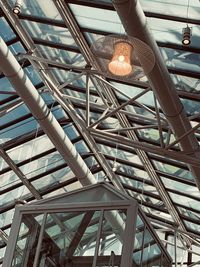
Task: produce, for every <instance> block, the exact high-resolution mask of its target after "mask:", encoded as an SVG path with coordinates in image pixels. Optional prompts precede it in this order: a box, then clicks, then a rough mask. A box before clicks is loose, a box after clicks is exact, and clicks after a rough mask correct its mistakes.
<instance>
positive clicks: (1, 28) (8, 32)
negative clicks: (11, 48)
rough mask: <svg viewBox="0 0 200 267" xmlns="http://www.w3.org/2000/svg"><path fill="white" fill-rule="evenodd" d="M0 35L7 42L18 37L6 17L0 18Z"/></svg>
mask: <svg viewBox="0 0 200 267" xmlns="http://www.w3.org/2000/svg"><path fill="white" fill-rule="evenodd" d="M0 34H1V37H2V38H3V39H4V41H5V42H7V41H9V40H12V39H13V38H15V37H16V35H15V33H14V31H13V30H12V29H11V28H10V26H9V24H8V22H7V21H6V19H5V18H4V17H1V18H0Z"/></svg>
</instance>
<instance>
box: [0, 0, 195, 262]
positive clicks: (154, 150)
mask: <svg viewBox="0 0 200 267" xmlns="http://www.w3.org/2000/svg"><path fill="white" fill-rule="evenodd" d="M86 2H87V1H86ZM54 4H55V6H56V8H57V10H58V12H59V14H60V16H61V17H62V19H63V23H62V26H63V25H66V27H67V28H68V30H69V32H70V33H71V35H72V36H73V38H74V40H75V42H76V44H77V46H78V48H79V49H80V52H81V54H82V55H83V57H84V59H85V61H86V63H87V64H88V65H90V66H92V67H93V68H92V69H91V68H90V67H89V68H88V67H87V66H86V67H77V66H75V65H71V64H65V63H57V62H54V61H52V60H49V59H46V58H44V57H43V56H42V54H40V53H38V51H37V49H36V44H35V43H34V39H33V38H32V37H31V36H30V34H29V33H28V32H27V30H25V28H24V27H23V25H22V24H21V22H20V19H19V18H18V17H16V16H15V15H13V13H12V10H11V7H10V6H9V5H8V3H7V1H5V0H1V1H0V6H1V9H2V10H3V12H4V16H6V17H7V20H8V21H9V23H10V24H11V25H12V27H13V29H15V32H16V33H17V35H18V38H19V39H20V40H21V42H22V43H23V44H24V46H25V47H26V50H27V51H28V52H27V53H26V54H19V55H18V56H17V59H18V60H19V61H20V60H26V61H28V62H29V63H30V64H31V65H32V66H34V68H35V69H36V70H37V71H38V73H39V75H40V77H41V79H42V81H43V83H44V84H45V86H46V89H45V90H46V92H47V93H48V94H50V95H53V97H54V98H55V100H56V101H57V102H58V103H59V104H60V105H61V107H62V108H63V109H64V110H65V111H66V113H67V115H68V116H69V117H70V119H71V120H72V121H73V123H74V125H76V128H77V129H78V131H79V132H81V136H82V138H83V140H84V141H85V143H86V144H87V145H88V146H89V148H90V150H91V153H92V154H93V155H94V156H95V159H96V160H97V162H98V163H99V165H100V167H101V169H102V170H103V171H104V173H105V175H106V179H108V180H109V181H111V182H112V183H113V184H114V185H115V186H116V188H118V189H119V190H121V191H122V192H124V193H125V192H126V189H125V188H124V186H123V184H122V183H121V181H120V179H119V177H118V175H117V172H115V171H113V169H114V163H115V160H114V161H113V166H112V165H110V164H109V163H108V160H107V157H106V155H104V153H102V152H101V150H100V148H99V145H98V140H102V141H103V140H106V142H110V143H112V144H115V146H116V147H117V146H119V144H120V145H121V146H124V148H125V147H127V148H133V149H132V150H133V153H136V154H137V156H138V157H139V159H140V161H141V162H142V165H143V168H144V170H145V171H146V172H147V173H148V176H149V177H150V179H151V181H152V183H153V185H154V186H155V188H156V190H157V192H158V193H159V196H160V198H161V200H162V201H163V203H164V205H165V207H166V208H167V210H168V212H169V214H170V215H171V217H172V220H173V222H174V223H175V225H176V226H175V227H174V228H177V227H178V230H180V233H179V234H180V239H181V241H182V242H183V244H184V246H185V247H186V249H187V250H189V251H190V252H192V250H191V249H189V248H190V247H191V245H192V243H193V242H194V243H195V242H197V243H198V238H196V237H192V239H189V238H188V236H189V231H188V229H187V227H185V224H184V223H183V218H182V216H181V214H180V212H179V210H178V208H177V207H176V205H175V204H174V203H173V201H172V200H171V197H170V195H169V192H167V190H166V188H165V187H164V185H163V182H162V181H161V179H160V177H159V175H158V172H157V171H156V170H155V167H154V164H152V160H151V156H149V155H150V154H151V155H159V156H160V157H162V158H167V159H170V160H174V161H176V162H179V161H180V162H181V165H182V164H187V165H188V166H189V167H190V169H191V171H192V173H193V175H194V177H196V184H197V186H198V187H199V144H198V141H197V138H196V136H195V133H196V135H198V129H199V123H198V122H197V123H196V125H194V126H193V127H191V124H190V122H189V119H190V120H191V121H192V120H194V119H195V118H198V117H199V115H198V114H196V115H193V116H191V118H189V119H188V118H187V116H186V114H185V111H184V109H183V106H182V104H181V102H180V100H179V95H180V92H178V93H177V91H176V89H175V88H174V85H173V83H172V81H171V79H170V77H169V74H168V71H167V68H166V67H165V65H164V62H163V60H162V58H161V56H160V55H159V52H158V49H157V45H156V43H155V42H154V40H153V38H152V37H151V35H150V34H149V32H148V28H147V27H146V26H145V27H144V25H146V23H145V17H144V14H143V11H142V9H141V7H140V4H139V2H138V1H132V5H131V12H132V13H131V12H130V14H131V15H130V18H129V20H127V18H124V14H125V13H126V8H129V7H130V2H129V1H121V0H118V1H113V6H112V7H111V9H112V10H114V7H115V8H116V10H117V12H118V14H119V17H120V18H121V21H122V24H123V25H124V27H125V29H126V31H127V33H128V34H129V35H133V36H135V37H138V38H140V39H141V40H143V41H145V42H147V43H148V44H150V45H151V47H152V49H153V51H154V53H155V55H156V57H157V58H156V66H155V68H154V70H153V71H152V73H151V74H150V75H149V77H148V78H149V83H150V85H149V83H147V82H141V81H133V82H132V81H130V82H129V81H128V82H127V83H129V84H134V85H138V86H141V87H142V88H143V89H142V91H141V93H138V94H137V95H135V96H134V97H132V98H131V97H129V96H128V95H127V94H125V93H123V92H122V90H121V88H120V83H123V81H122V80H120V79H119V87H118V86H116V85H114V84H113V83H112V81H109V80H108V79H109V77H102V74H101V70H100V69H99V66H98V64H97V63H96V61H95V58H94V56H93V55H92V53H91V51H90V48H89V45H88V43H87V41H86V39H85V37H84V35H83V34H82V32H81V31H80V28H79V25H78V22H77V21H76V20H75V18H74V16H73V14H72V12H71V10H70V8H69V4H68V2H67V1H64V0H55V1H54ZM100 6H101V4H100ZM133 15H134V17H135V21H136V22H137V23H136V26H135V28H134V27H133V26H132V23H131V18H132V16H133ZM85 30H86V29H85ZM1 42H2V41H1ZM3 46H4V44H3V43H2V47H3ZM2 49H3V48H2ZM4 49H5V50H4V51H5V54H7V50H6V49H7V48H6V46H4ZM2 53H4V52H2ZM11 57H12V56H11ZM1 60H3V59H1ZM2 62H3V61H1V63H2ZM4 63H5V64H4V69H3V67H2V71H3V72H4V74H5V76H7V77H8V78H9V77H10V80H11V81H12V82H13V84H14V87H15V89H16V91H17V92H18V94H19V95H20V96H21V99H17V100H16V101H14V102H12V103H9V104H8V105H5V106H4V107H3V108H1V109H0V116H2V117H3V116H5V115H6V114H9V113H12V112H13V111H14V110H15V109H16V108H18V107H19V106H21V105H22V104H23V102H25V103H26V104H27V105H28V106H29V108H30V110H31V112H32V113H33V114H34V117H35V118H36V119H37V121H38V122H39V123H40V125H41V127H42V128H43V129H45V130H44V131H45V132H46V134H47V135H48V136H49V138H50V139H51V140H52V142H53V143H54V145H55V147H56V149H57V150H58V151H59V152H60V154H61V155H62V156H63V158H64V159H65V160H66V162H67V164H68V165H69V166H70V168H71V170H72V171H73V172H74V174H75V176H76V178H80V179H79V181H80V182H81V184H82V185H83V186H84V185H88V184H94V183H96V179H95V178H94V175H93V174H92V173H91V172H90V170H89V168H88V167H87V166H86V164H85V162H84V161H83V160H82V157H81V156H80V155H78V153H77V151H76V150H74V146H73V144H72V143H71V142H70V140H67V144H66V146H65V148H64V146H63V139H67V137H66V135H65V133H64V132H63V130H62V128H61V127H60V125H59V124H58V123H57V121H56V120H54V124H52V122H51V123H48V122H47V121H48V120H49V122H50V121H51V119H52V117H51V118H49V119H48V116H51V115H49V114H50V113H49V111H48V110H47V109H46V108H44V109H43V111H42V110H41V113H40V114H39V113H37V112H38V110H35V105H33V103H32V101H33V98H32V97H33V96H31V101H30V96H29V97H27V95H23V92H22V90H21V89H22V86H23V87H24V84H22V83H21V85H19V82H20V80H16V81H13V77H12V76H13V72H12V69H11V68H12V67H13V65H17V64H18V63H17V62H16V59H15V58H14V57H13V58H12V59H11V61H10V65H8V67H7V70H6V69H5V66H6V64H8V59H6V58H5V61H4ZM51 67H57V68H59V69H63V70H66V71H68V72H69V73H78V75H76V76H75V78H74V79H69V80H66V81H65V82H64V83H63V84H60V83H59V81H58V80H57V78H56V77H55V75H53V74H52V72H51ZM17 68H18V70H16V76H17V75H19V76H20V72H21V71H22V69H21V67H20V65H17ZM48 69H49V70H48ZM18 71H19V73H18ZM21 76H24V74H23V73H22V74H21ZM24 77H25V76H24ZM81 77H86V78H85V79H86V99H85V100H84V99H81V98H78V97H73V96H70V95H68V94H65V92H64V89H65V88H66V87H67V86H68V85H70V84H71V83H73V82H74V81H76V80H78V79H80V78H81ZM159 79H160V80H159ZM116 80H117V79H116ZM91 83H92V84H93V86H94V88H95V90H96V97H97V99H98V100H101V101H99V102H98V101H97V102H96V103H95V102H94V101H91V96H92V90H91V88H90V87H91V85H90V84H91ZM25 86H26V88H27V85H25ZM28 86H30V91H33V92H36V90H35V88H34V87H33V86H32V85H31V83H30V84H29V85H28ZM161 88H162V91H161ZM151 90H154V92H155V96H154V104H155V110H152V109H151V108H149V107H148V106H147V105H144V104H141V103H140V102H139V101H138V99H139V98H140V97H141V96H142V95H145V94H146V93H147V92H149V91H151ZM116 92H117V93H118V94H119V95H121V96H123V98H125V99H126V100H123V101H122V102H119V99H118V97H117V96H116ZM183 93H184V92H183ZM195 97H196V96H195ZM28 98H29V100H28ZM35 99H37V101H38V99H40V101H41V97H40V95H39V94H37V95H36V94H35ZM157 99H158V102H159V104H160V107H158V104H157ZM77 103H78V105H79V106H80V105H81V106H82V107H84V108H85V118H83V117H81V116H80V115H78V114H77ZM102 103H103V105H102ZM169 103H170V104H172V105H173V108H172V106H170V107H169ZM35 104H36V102H35ZM36 105H37V106H38V104H36ZM31 106H32V107H31ZM43 106H45V104H44V103H43V102H42V104H41V107H43ZM132 106H140V107H141V108H143V109H144V110H146V111H147V112H150V113H151V114H152V117H149V118H148V117H145V116H142V115H139V114H133V112H131V111H130V109H129V107H132ZM93 110H98V112H99V114H100V116H99V117H98V118H97V119H95V120H94V119H93V118H92V113H93ZM44 112H45V113H46V115H45V114H44ZM38 114H39V115H38ZM195 116H196V117H195ZM41 118H42V119H41ZM43 118H44V119H43ZM91 118H92V120H93V121H91ZM113 118H114V119H116V120H117V121H118V125H119V126H118V128H115V129H104V122H106V121H108V119H113ZM132 119H133V120H135V121H142V120H144V121H145V123H144V125H137V124H136V125H133V124H132V123H131V120H132ZM102 125H103V126H102ZM59 129H60V130H59ZM143 129H157V130H158V132H159V138H160V144H149V143H148V142H144V141H143V140H142V142H141V140H140V138H138V135H137V131H138V130H143ZM59 131H60V133H61V131H62V138H61V139H60V143H59V142H58V139H59V138H60V137H61V135H60V137H59ZM166 132H168V138H167V139H165V140H164V138H163V136H164V134H166ZM174 136H176V137H175V139H174V141H172V142H170V139H171V137H174ZM177 145H178V146H177ZM71 151H74V152H72V156H70V157H69V153H71ZM0 155H1V157H2V158H3V159H4V160H5V162H6V163H7V164H8V166H9V167H10V168H11V169H12V170H13V172H14V173H15V174H16V175H17V176H18V177H19V178H20V179H21V181H22V183H23V184H24V185H25V186H26V187H27V188H28V190H29V191H30V192H31V194H32V196H33V197H34V198H36V199H40V198H41V195H40V194H39V192H38V190H37V189H36V188H35V187H34V186H33V185H32V184H31V183H30V182H29V181H28V179H27V177H26V175H24V174H23V172H22V171H21V170H20V168H19V167H18V166H17V164H15V162H14V161H13V160H12V159H11V157H9V155H8V154H7V153H6V151H5V150H4V148H3V147H2V148H1V149H0ZM73 157H74V160H73V161H71V159H72V158H73ZM77 157H78V160H77ZM69 158H70V160H69ZM172 162H173V161H172ZM78 166H79V168H78ZM142 198H143V196H141V199H142ZM183 233H186V235H184V234H183ZM187 233H188V235H187ZM177 238H179V236H177ZM166 242H167V241H166ZM174 246H175V248H176V244H175V243H174ZM175 265H176V266H177V261H176V262H175Z"/></svg>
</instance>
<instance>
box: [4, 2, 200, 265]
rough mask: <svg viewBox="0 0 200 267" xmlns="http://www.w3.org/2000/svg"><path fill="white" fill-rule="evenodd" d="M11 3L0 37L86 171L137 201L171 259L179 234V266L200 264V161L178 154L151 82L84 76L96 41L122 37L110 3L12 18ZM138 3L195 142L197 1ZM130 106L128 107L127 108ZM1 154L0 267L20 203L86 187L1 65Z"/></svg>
mask: <svg viewBox="0 0 200 267" xmlns="http://www.w3.org/2000/svg"><path fill="white" fill-rule="evenodd" d="M133 2H134V1H133ZM14 3H15V1H14V0H13V1H12V0H9V1H6V0H0V7H1V10H0V16H1V17H0V35H1V37H2V38H3V40H4V41H5V42H6V44H7V45H8V47H9V49H10V50H11V52H12V53H13V54H14V55H15V58H16V59H17V61H18V62H19V64H20V65H21V67H22V68H23V70H24V71H25V73H26V75H27V76H28V77H29V79H30V80H31V82H32V84H33V85H34V86H35V88H36V90H37V91H38V93H39V94H40V96H41V97H42V98H43V100H44V101H45V103H46V105H47V106H48V108H49V109H50V111H51V112H52V113H53V115H54V116H55V118H56V120H57V121H58V123H59V124H60V127H62V129H63V130H64V132H65V133H66V135H67V136H68V138H69V139H70V140H71V142H72V144H73V145H74V147H75V148H76V150H77V151H78V153H79V154H80V155H81V158H82V159H83V161H84V162H85V164H86V165H87V167H88V170H90V171H91V173H92V174H93V176H94V177H95V179H96V181H97V182H100V181H107V182H110V183H113V184H114V185H115V186H116V187H118V189H120V190H122V191H123V192H126V193H127V194H128V195H130V196H132V197H134V198H135V199H137V200H138V202H139V203H140V204H141V208H142V209H143V211H144V212H145V213H146V215H147V216H148V217H149V219H150V221H151V222H152V226H153V227H154V228H155V230H156V231H157V233H158V235H159V236H160V238H161V240H162V241H163V242H164V244H165V245H166V247H167V249H168V251H169V252H170V254H171V255H172V256H174V251H175V246H174V239H173V237H174V233H176V235H177V238H178V242H177V248H176V251H177V254H178V257H177V259H176V261H177V264H182V265H181V266H188V265H190V264H192V263H195V262H196V261H197V260H198V257H199V256H200V247H199V246H200V227H199V218H200V206H199V201H200V193H199V189H198V187H197V184H198V182H196V181H197V179H200V178H199V177H196V174H195V173H194V172H192V171H190V165H193V166H198V165H199V159H198V156H197V157H196V158H195V157H194V156H191V155H192V151H184V152H183V151H181V148H180V143H179V141H180V140H177V137H176V136H177V133H176V132H175V131H174V129H173V127H172V126H171V125H170V123H169V122H168V119H167V117H166V116H165V115H164V112H163V107H162V105H161V104H160V103H159V100H158V99H157V98H156V97H155V91H154V90H152V88H151V87H150V88H149V86H150V85H149V84H151V83H149V81H148V79H147V77H144V78H142V79H140V80H130V79H123V80H120V79H118V78H117V77H116V78H112V79H111V78H109V77H102V76H99V74H98V71H96V69H95V65H94V66H93V68H92V71H93V70H95V71H96V72H92V71H91V72H90V71H88V70H87V69H85V67H86V66H87V64H89V63H91V64H93V62H91V58H92V54H91V50H90V46H91V45H92V44H93V42H94V41H96V40H98V39H99V38H101V37H103V36H107V35H109V34H124V33H125V29H124V26H123V25H122V23H121V20H120V18H119V15H118V13H117V12H116V11H115V8H114V6H113V4H112V1H109V0H108V1H106V0H98V1H92V0H73V1H69V0H56V1H54V0H45V1H44V0H24V1H23V6H22V9H21V13H20V15H19V17H17V16H15V15H14V14H13V13H12V7H13V5H14ZM140 4H141V6H142V9H143V11H144V13H145V15H146V17H147V22H148V27H149V28H150V30H151V32H152V38H154V39H155V40H156V42H157V45H158V47H159V50H160V53H161V55H162V60H163V62H164V63H165V65H166V66H167V69H168V72H169V74H170V77H171V79H172V81H173V84H174V87H175V89H176V90H177V93H178V96H179V98H180V101H181V103H182V104H183V107H184V110H185V113H186V115H187V117H188V120H189V121H190V124H191V126H192V127H194V130H193V131H192V135H194V136H195V138H196V139H197V142H199V140H200V131H199V127H198V126H199V101H200V100H199V91H200V83H199V78H200V69H199V66H200V42H199V38H200V15H199V14H200V3H199V1H197V0H177V1H172V0H159V1H157V0H151V1H150V0H141V1H140ZM187 24H188V25H189V27H191V28H192V37H191V44H190V46H183V45H182V29H183V28H184V27H186V25H187ZM0 62H1V59H0ZM93 73H96V74H93ZM50 82H52V84H54V85H56V86H54V87H53V86H52V87H51V86H50V84H51V83H50ZM148 88H149V89H148ZM54 90H55V92H54ZM56 90H57V91H59V92H60V94H59V93H56ZM138 95H139V97H137V96H138ZM131 98H135V99H134V101H130V102H128V103H127V104H125V103H126V102H127V101H128V100H130V99H131ZM88 99H89V101H88ZM123 104H124V106H122V108H121V109H120V108H119V109H118V110H117V111H115V109H116V108H118V107H119V106H120V105H123ZM167 105H171V103H167ZM36 108H37V107H36ZM110 112H112V113H111V114H110V116H109V115H107V116H106V117H104V116H105V115H106V114H108V113H110ZM102 118H103V119H102ZM185 130H186V132H185V133H184V132H183V133H182V134H181V136H182V135H183V137H182V138H183V139H184V135H187V127H186V129H185ZM197 150H198V148H197ZM197 152H198V151H197ZM196 154H198V153H196ZM0 155H1V158H0V227H1V231H0V266H1V263H2V260H3V256H4V252H5V248H6V242H7V237H8V236H9V231H10V225H11V222H12V216H13V213H14V206H15V201H16V200H17V199H22V200H25V201H27V202H31V201H34V200H35V199H39V198H48V197H49V196H53V195H58V194H61V193H63V192H66V191H70V190H74V189H76V188H79V187H81V186H82V185H81V181H80V180H79V179H78V177H77V176H76V175H74V171H73V170H72V168H70V167H69V166H68V163H67V162H66V161H65V159H64V158H63V156H62V155H61V153H60V152H59V149H58V148H57V146H56V145H55V143H53V142H52V141H51V140H50V138H49V136H48V134H46V133H44V131H43V129H42V127H41V125H40V123H39V121H37V119H36V118H35V117H34V116H33V115H32V111H31V110H30V109H29V106H28V105H27V102H26V101H24V100H22V99H21V98H20V96H19V94H18V92H16V89H15V88H14V87H13V86H12V83H11V82H10V81H9V79H8V78H7V77H5V76H4V74H3V66H2V72H1V74H0ZM6 159H7V160H6ZM13 166H15V167H14V168H13ZM74 168H76V166H75V167H74ZM20 174H22V176H23V178H24V179H25V180H27V181H28V182H29V183H28V184H29V185H32V187H29V186H27V184H26V182H25V181H24V180H23V179H22V177H21V175H20ZM116 181H117V182H116ZM32 188H34V189H35V190H36V192H37V193H38V194H37V196H36V194H35V193H34V192H35V191H34V190H32ZM174 229H175V230H174ZM186 247H187V248H188V249H186ZM173 260H174V263H175V257H174V259H173ZM196 266H200V265H198V264H196Z"/></svg>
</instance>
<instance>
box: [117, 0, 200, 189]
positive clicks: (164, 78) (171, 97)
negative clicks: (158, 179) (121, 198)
mask: <svg viewBox="0 0 200 267" xmlns="http://www.w3.org/2000/svg"><path fill="white" fill-rule="evenodd" d="M112 2H113V5H114V7H115V9H116V11H117V13H118V15H119V17H120V19H121V21H122V24H123V26H124V28H125V30H126V32H127V34H128V35H130V36H133V37H136V38H138V39H140V40H141V41H143V42H145V43H146V44H148V45H149V46H150V47H151V49H152V50H153V52H154V55H155V59H156V63H155V66H154V68H153V70H152V71H151V73H149V74H148V79H149V82H150V84H151V86H152V89H154V91H155V94H156V97H157V98H158V101H159V103H160V106H161V108H162V110H163V112H164V114H165V116H166V118H167V119H168V121H169V123H170V124H171V126H172V128H173V130H174V133H175V135H176V136H177V138H179V137H180V136H182V135H183V134H184V133H185V132H188V131H189V130H190V129H191V125H190V122H189V120H188V118H187V116H186V113H185V111H184V108H183V105H182V103H181V101H180V99H179V96H178V93H177V91H176V89H175V87H174V84H173V81H172V79H171V77H170V75H169V72H168V70H167V67H166V65H165V63H164V61H163V59H162V56H161V54H160V51H159V49H158V46H157V44H156V42H155V40H154V38H153V37H152V35H151V33H150V31H149V29H148V25H147V19H146V17H145V15H144V12H143V10H142V8H141V6H140V3H139V1H138V0H112ZM180 145H181V148H182V150H183V151H187V152H189V153H190V154H191V155H193V156H194V157H196V158H200V153H199V152H195V151H197V149H199V144H198V141H197V139H196V137H195V135H194V133H191V134H189V135H187V136H186V137H185V138H184V139H182V140H180ZM189 167H190V169H191V171H192V172H193V174H194V176H195V178H196V183H197V186H198V187H199V188H200V168H199V167H195V166H192V165H190V166H189Z"/></svg>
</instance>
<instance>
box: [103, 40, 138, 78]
mask: <svg viewBox="0 0 200 267" xmlns="http://www.w3.org/2000/svg"><path fill="white" fill-rule="evenodd" d="M132 50H133V47H132V45H131V44H129V43H127V42H117V43H115V44H114V54H113V57H112V59H111V61H110V63H109V64H108V69H109V71H110V72H111V73H112V74H114V75H117V76H126V75H129V74H130V73H131V72H132V70H133V68H132V66H131V53H132Z"/></svg>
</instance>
